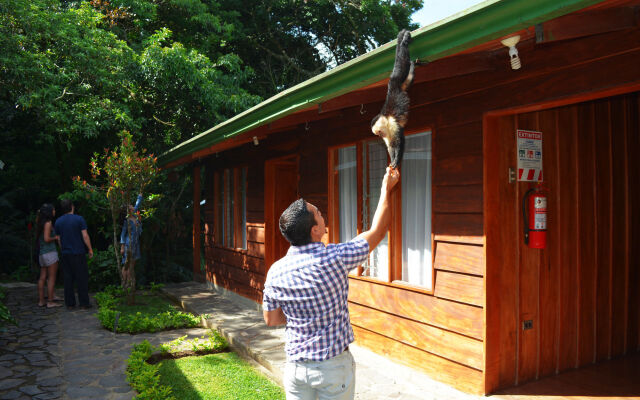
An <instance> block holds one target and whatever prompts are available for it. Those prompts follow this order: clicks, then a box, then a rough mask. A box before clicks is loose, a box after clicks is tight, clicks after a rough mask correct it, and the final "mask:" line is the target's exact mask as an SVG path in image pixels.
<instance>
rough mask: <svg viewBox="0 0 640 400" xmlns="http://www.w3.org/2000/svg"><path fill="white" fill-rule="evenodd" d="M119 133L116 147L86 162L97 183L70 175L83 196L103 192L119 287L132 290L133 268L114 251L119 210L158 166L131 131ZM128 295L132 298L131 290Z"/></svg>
mask: <svg viewBox="0 0 640 400" xmlns="http://www.w3.org/2000/svg"><path fill="white" fill-rule="evenodd" d="M120 137H121V142H120V145H119V146H118V147H117V148H116V149H113V150H110V149H104V153H103V154H98V153H94V155H93V157H92V158H91V162H90V163H89V165H90V166H91V175H92V177H93V179H94V180H95V181H96V182H102V183H101V184H90V183H88V182H87V181H86V180H82V179H81V178H80V177H79V176H76V177H74V178H73V183H74V186H75V187H76V189H81V190H84V191H85V192H86V196H87V198H90V197H91V196H96V195H100V193H101V194H102V195H105V196H106V198H107V200H108V204H109V209H110V211H111V220H112V223H113V248H114V253H115V258H116V261H117V265H118V268H119V272H120V277H121V280H122V287H123V288H125V289H127V290H129V291H130V293H133V292H134V291H135V271H133V268H129V263H127V264H125V265H122V263H121V255H120V251H118V250H119V249H120V244H119V241H118V235H117V226H118V219H119V216H120V214H121V212H122V211H126V210H127V207H128V205H129V204H131V203H132V199H134V198H135V196H136V195H137V194H138V193H143V192H144V188H145V187H147V186H148V185H149V184H150V183H151V182H152V181H153V179H154V178H155V177H156V175H157V173H158V167H157V157H154V155H153V154H147V150H146V149H142V150H141V151H138V149H136V146H135V142H134V141H133V138H132V136H131V133H129V132H127V131H123V132H121V133H120ZM138 217H139V214H138ZM128 259H131V257H128ZM129 269H131V271H129ZM131 296H132V297H131V298H132V299H133V294H132V295H131Z"/></svg>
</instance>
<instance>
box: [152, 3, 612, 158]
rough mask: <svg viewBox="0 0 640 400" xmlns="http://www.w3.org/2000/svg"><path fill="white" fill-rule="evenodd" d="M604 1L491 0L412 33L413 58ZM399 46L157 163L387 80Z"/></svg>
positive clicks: (307, 85)
mask: <svg viewBox="0 0 640 400" xmlns="http://www.w3.org/2000/svg"><path fill="white" fill-rule="evenodd" d="M602 1H603V0H535V1H532V0H488V1H485V2H482V3H479V4H477V5H476V6H474V7H472V8H470V9H467V10H465V11H463V12H460V13H458V14H455V15H453V16H451V17H449V18H447V19H444V20H442V21H439V22H436V23H434V24H431V25H429V26H426V27H423V28H420V29H418V30H416V31H414V32H413V33H412V37H413V39H412V42H411V45H410V51H411V56H412V58H414V59H415V58H418V59H420V60H422V61H434V60H437V59H440V58H443V57H446V56H449V55H451V54H456V53H459V52H461V51H464V50H466V49H469V48H472V47H474V46H476V45H479V44H482V43H485V42H487V41H490V40H494V39H497V38H500V37H502V36H504V35H506V34H508V33H510V32H514V31H518V30H520V29H524V28H527V27H530V26H532V25H535V24H538V23H541V22H544V21H548V20H550V19H553V18H556V17H559V16H561V15H565V14H568V13H571V12H573V11H576V10H580V9H582V8H586V7H588V6H590V5H593V4H596V3H600V2H602ZM395 48H396V41H395V40H394V41H392V42H389V43H387V44H384V45H382V46H380V47H378V48H377V49H375V50H373V51H371V52H369V53H367V54H364V55H362V56H360V57H357V58H355V59H353V60H351V61H349V62H346V63H344V64H342V65H340V66H338V67H336V68H334V69H332V70H330V71H327V72H324V73H322V74H320V75H317V76H315V77H313V78H311V79H308V80H306V81H304V82H302V83H300V84H298V85H296V86H294V87H292V88H289V89H287V90H285V91H283V92H281V93H279V94H277V95H275V96H273V97H271V98H269V99H267V100H265V101H263V102H262V103H260V104H258V105H256V106H254V107H252V108H250V109H248V110H246V111H244V112H242V113H240V114H238V115H236V116H235V117H233V118H230V119H228V120H227V121H225V122H223V123H221V124H218V125H216V126H214V127H213V128H211V129H209V130H207V131H205V132H203V133H201V134H199V135H197V136H194V137H193V138H191V139H188V140H186V141H184V142H182V143H180V144H179V145H177V146H175V147H174V148H172V149H171V150H169V151H167V152H166V153H164V154H162V155H161V156H160V159H159V164H160V165H161V166H164V165H166V164H169V163H172V162H174V161H176V160H178V159H180V158H183V157H185V156H187V155H189V154H192V153H194V152H196V151H198V150H202V149H205V148H207V147H209V146H212V145H214V144H217V143H220V142H223V141H225V140H227V139H229V138H232V137H234V136H236V135H239V134H241V133H243V132H247V131H249V130H252V129H255V128H257V127H259V126H262V125H264V124H267V123H269V122H271V121H274V120H277V119H280V118H282V117H284V116H286V115H289V114H292V113H294V112H295V111H298V110H301V109H304V108H308V107H309V106H312V105H314V104H320V103H322V102H324V101H327V100H329V99H332V98H334V97H338V96H340V95H342V94H345V93H348V92H351V91H353V90H357V89H359V88H362V87H365V86H367V85H369V84H371V83H374V82H378V81H380V80H383V79H385V78H387V76H388V75H389V73H390V72H391V70H392V69H393V64H394V57H395ZM185 162H188V160H187V161H185ZM174 164H175V163H174Z"/></svg>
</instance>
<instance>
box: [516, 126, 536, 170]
mask: <svg viewBox="0 0 640 400" xmlns="http://www.w3.org/2000/svg"><path fill="white" fill-rule="evenodd" d="M516 137H517V139H518V181H525V182H542V132H537V131H527V130H524V129H518V130H517V131H516Z"/></svg>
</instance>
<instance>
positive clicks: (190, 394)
mask: <svg viewBox="0 0 640 400" xmlns="http://www.w3.org/2000/svg"><path fill="white" fill-rule="evenodd" d="M160 384H161V385H166V386H168V387H170V388H171V391H172V394H173V396H174V397H175V398H176V399H180V400H189V399H193V400H207V399H211V400H213V399H215V400H227V399H229V400H243V399H246V400H261V399H264V400H277V399H282V400H284V398H285V395H284V391H283V390H282V389H281V388H280V387H279V386H277V385H276V384H274V383H273V382H271V381H270V380H269V379H267V378H265V377H264V376H262V375H261V374H260V373H258V372H257V371H256V370H255V369H254V368H253V367H252V366H251V365H249V364H248V363H247V362H246V361H244V360H242V359H240V358H239V357H238V356H237V355H236V354H235V353H219V354H209V355H206V356H198V357H184V358H180V359H176V360H165V361H162V363H161V366H160Z"/></svg>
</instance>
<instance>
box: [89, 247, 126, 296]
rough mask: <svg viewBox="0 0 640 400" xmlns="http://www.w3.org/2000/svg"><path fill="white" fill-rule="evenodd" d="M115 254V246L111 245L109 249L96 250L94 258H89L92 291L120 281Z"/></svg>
mask: <svg viewBox="0 0 640 400" xmlns="http://www.w3.org/2000/svg"><path fill="white" fill-rule="evenodd" d="M114 254H115V253H114V251H113V246H109V248H108V249H107V250H96V251H94V253H93V258H89V259H88V261H87V264H88V267H89V290H90V291H91V292H97V291H100V290H104V289H105V288H106V287H107V286H110V285H118V284H119V283H120V277H119V276H118V267H117V266H116V261H115V257H114Z"/></svg>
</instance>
